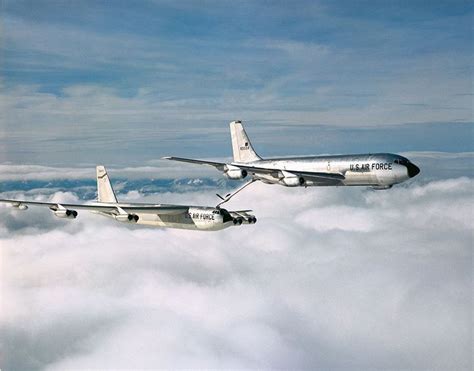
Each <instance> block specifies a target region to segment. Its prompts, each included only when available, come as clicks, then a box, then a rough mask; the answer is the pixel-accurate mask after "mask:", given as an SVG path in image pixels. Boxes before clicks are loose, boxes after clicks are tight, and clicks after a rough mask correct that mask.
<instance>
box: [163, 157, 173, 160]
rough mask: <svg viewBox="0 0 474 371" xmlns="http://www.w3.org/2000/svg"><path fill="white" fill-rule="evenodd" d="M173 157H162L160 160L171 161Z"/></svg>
mask: <svg viewBox="0 0 474 371" xmlns="http://www.w3.org/2000/svg"><path fill="white" fill-rule="evenodd" d="M172 158H173V157H171V156H163V157H162V158H161V159H162V160H171V159H172Z"/></svg>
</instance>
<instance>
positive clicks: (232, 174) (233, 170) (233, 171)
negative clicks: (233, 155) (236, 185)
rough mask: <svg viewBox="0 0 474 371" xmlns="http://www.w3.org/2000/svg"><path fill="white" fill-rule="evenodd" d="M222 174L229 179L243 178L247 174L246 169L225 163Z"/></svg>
mask: <svg viewBox="0 0 474 371" xmlns="http://www.w3.org/2000/svg"><path fill="white" fill-rule="evenodd" d="M224 175H225V176H226V177H227V178H229V179H244V178H245V177H246V176H247V170H243V169H240V168H238V167H237V166H233V165H225V167H224Z"/></svg>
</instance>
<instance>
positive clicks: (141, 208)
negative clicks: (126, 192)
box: [0, 199, 189, 215]
mask: <svg viewBox="0 0 474 371" xmlns="http://www.w3.org/2000/svg"><path fill="white" fill-rule="evenodd" d="M0 203H6V204H10V205H12V206H14V207H17V208H22V206H43V207H48V208H49V209H51V210H53V211H55V210H59V209H72V210H86V211H99V212H102V213H110V214H115V213H117V212H119V213H121V212H122V210H123V211H125V212H127V213H141V214H160V215H172V214H181V213H183V212H186V211H187V210H188V209H189V206H182V205H166V204H140V203H133V204H126V203H110V204H107V203H91V204H69V203H62V202H42V201H27V200H7V199H0Z"/></svg>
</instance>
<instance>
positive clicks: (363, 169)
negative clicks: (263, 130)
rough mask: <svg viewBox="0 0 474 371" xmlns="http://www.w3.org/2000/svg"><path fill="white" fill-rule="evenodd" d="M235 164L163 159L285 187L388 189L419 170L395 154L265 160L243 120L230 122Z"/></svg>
mask: <svg viewBox="0 0 474 371" xmlns="http://www.w3.org/2000/svg"><path fill="white" fill-rule="evenodd" d="M230 134H231V138H232V150H233V155H234V161H233V162H231V163H223V162H213V161H205V160H195V159H190V158H182V157H163V158H164V159H167V160H173V161H181V162H190V163H194V164H200V165H211V166H214V167H215V168H216V169H217V170H219V171H222V172H223V173H224V175H225V176H226V177H227V178H229V179H244V178H246V177H247V175H250V176H251V180H250V181H249V182H248V183H246V184H245V185H244V186H243V187H245V186H247V185H249V184H251V183H253V182H255V181H257V180H260V181H262V182H264V183H267V184H280V185H283V186H286V187H299V186H302V187H308V186H368V187H372V188H373V189H389V188H391V187H392V186H393V185H394V184H398V183H402V182H404V181H405V180H407V179H410V178H413V177H414V176H416V175H417V174H418V173H419V172H420V169H419V168H418V167H417V166H416V165H415V164H413V163H412V162H410V160H408V159H407V158H405V157H403V156H400V155H396V154H392V153H373V154H359V155H326V156H306V157H286V158H272V159H263V158H261V157H260V156H259V155H257V153H256V152H255V150H254V149H253V147H252V144H251V143H250V140H249V138H248V136H247V133H246V132H245V129H244V127H243V125H242V122H241V121H232V122H231V123H230ZM243 187H241V188H243Z"/></svg>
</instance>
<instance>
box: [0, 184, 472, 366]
mask: <svg viewBox="0 0 474 371" xmlns="http://www.w3.org/2000/svg"><path fill="white" fill-rule="evenodd" d="M253 187H254V189H253V190H252V191H247V192H243V193H242V194H241V195H239V197H237V198H236V199H235V200H232V204H231V205H229V206H228V208H229V209H230V208H234V209H235V208H242V207H245V208H246V207H248V206H251V207H252V208H253V209H254V210H255V212H256V215H257V217H259V222H258V223H257V224H256V225H255V226H247V227H240V228H233V229H229V230H225V231H222V232H218V233H199V232H186V231H184V232H183V231H175V230H155V229H147V228H135V227H129V228H123V225H121V224H117V223H116V222H114V221H111V220H108V219H106V218H101V217H99V216H95V215H87V214H84V213H81V215H80V216H79V217H78V219H77V220H75V221H63V220H57V219H55V218H54V217H53V216H51V215H49V214H48V212H47V211H45V210H37V209H33V208H30V210H28V211H27V212H25V213H23V212H19V211H15V210H12V209H8V208H3V207H2V208H0V213H1V215H2V216H1V218H0V244H1V249H0V253H1V263H2V264H1V271H0V277H1V284H2V287H1V289H2V291H1V292H2V301H1V306H2V308H1V309H2V310H1V311H0V334H1V335H0V342H1V348H0V349H1V352H0V354H1V357H2V359H1V360H0V363H1V364H2V368H5V369H15V370H17V369H47V370H62V369H84V368H102V369H104V368H115V369H117V368H135V369H136V368H178V367H193V368H287V369H288V368H292V369H296V368H299V369H303V368H306V369H318V368H319V369H328V368H332V369H336V368H337V369H369V368H370V369H387V368H390V369H470V368H471V367H472V359H471V351H472V245H473V241H472V238H473V236H472V230H473V224H474V223H473V220H474V218H473V215H472V213H473V212H472V210H473V192H472V189H473V181H472V180H471V179H468V178H458V179H448V180H441V181H433V182H430V183H428V184H425V185H417V184H412V185H410V186H406V187H403V186H402V187H398V188H394V189H392V190H390V191H386V192H385V191H384V192H375V191H366V190H362V189H356V188H352V189H349V188H346V189H344V188H312V189H285V188H282V187H271V186H265V185H262V184H256V185H255V186H253ZM135 196H136V195H135ZM166 196H168V198H169V199H170V200H172V201H173V202H174V201H176V200H177V199H179V198H182V197H183V195H176V194H169V195H163V194H161V195H160V198H163V197H166ZM55 197H57V198H59V199H62V198H67V199H74V198H75V196H74V195H73V194H70V193H66V194H57V195H55ZM143 198H144V199H146V200H148V199H150V198H152V196H151V195H150V196H146V197H143ZM186 198H187V199H190V201H195V202H196V203H211V204H212V203H214V202H215V200H214V198H213V196H212V195H208V194H201V193H192V194H188V195H187V196H186Z"/></svg>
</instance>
